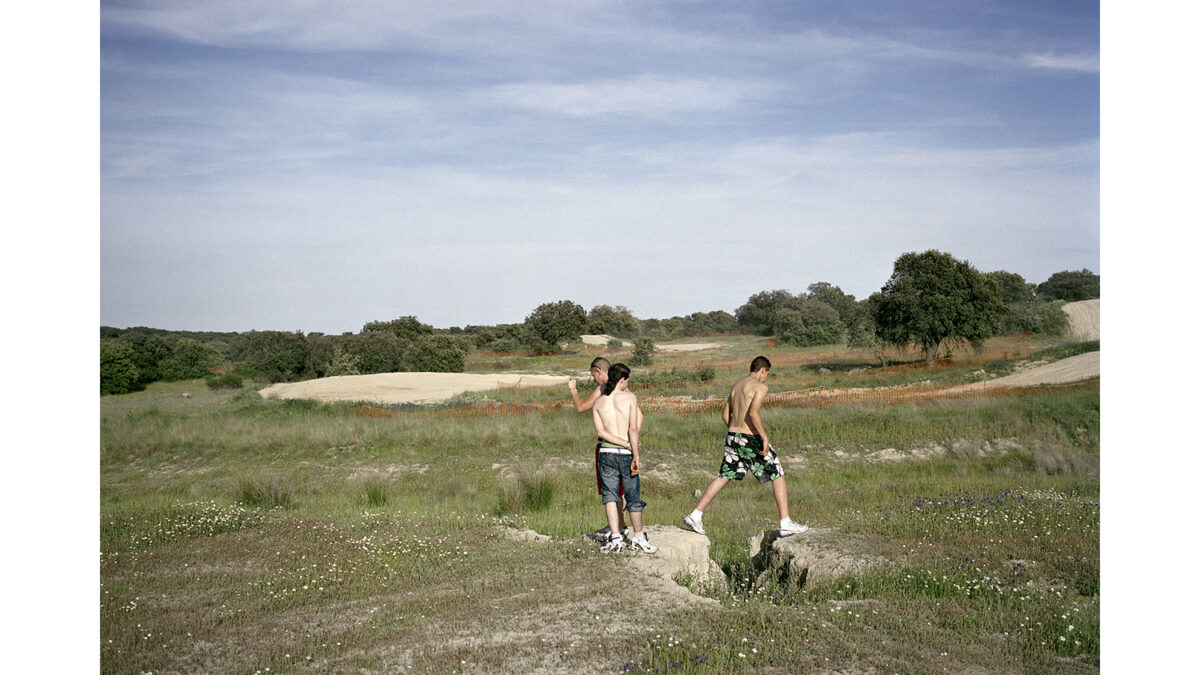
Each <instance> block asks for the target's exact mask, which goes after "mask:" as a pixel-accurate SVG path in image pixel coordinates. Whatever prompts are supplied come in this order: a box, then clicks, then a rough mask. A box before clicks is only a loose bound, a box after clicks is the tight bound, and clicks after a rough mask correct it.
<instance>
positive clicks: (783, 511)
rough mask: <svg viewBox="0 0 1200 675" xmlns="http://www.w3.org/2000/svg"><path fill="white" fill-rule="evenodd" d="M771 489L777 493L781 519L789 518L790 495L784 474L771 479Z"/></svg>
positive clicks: (776, 497) (776, 502)
mask: <svg viewBox="0 0 1200 675" xmlns="http://www.w3.org/2000/svg"><path fill="white" fill-rule="evenodd" d="M771 491H772V492H774V493H775V505H776V506H778V507H779V519H780V520H787V519H788V497H787V484H786V483H784V481H783V476H780V477H779V478H776V479H775V480H773V481H771Z"/></svg>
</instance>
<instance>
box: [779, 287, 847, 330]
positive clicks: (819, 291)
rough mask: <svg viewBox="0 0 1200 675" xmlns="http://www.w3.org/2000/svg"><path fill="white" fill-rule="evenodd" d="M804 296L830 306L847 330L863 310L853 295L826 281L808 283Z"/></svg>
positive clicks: (843, 327)
mask: <svg viewBox="0 0 1200 675" xmlns="http://www.w3.org/2000/svg"><path fill="white" fill-rule="evenodd" d="M805 297H806V298H809V299H811V300H820V301H821V302H823V303H825V304H826V305H829V306H830V307H832V308H833V309H834V311H836V312H837V315H838V320H839V321H841V322H842V329H843V330H844V331H848V330H849V329H850V327H851V326H853V325H854V324H856V323H858V321H859V318H860V317H861V315H862V312H863V308H862V307H860V306H859V304H858V302H856V301H855V300H854V296H853V295H847V294H846V293H844V292H843V291H842V289H841V288H838V287H837V286H834V285H833V284H830V283H829V282H827V281H818V282H817V283H815V284H809V285H808V293H806V294H805ZM781 337H782V336H781Z"/></svg>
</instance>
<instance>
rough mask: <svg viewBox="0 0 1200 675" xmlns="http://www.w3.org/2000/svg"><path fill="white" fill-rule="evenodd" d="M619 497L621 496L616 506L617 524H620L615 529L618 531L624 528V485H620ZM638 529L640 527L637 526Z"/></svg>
mask: <svg viewBox="0 0 1200 675" xmlns="http://www.w3.org/2000/svg"><path fill="white" fill-rule="evenodd" d="M620 497H621V502H620V505H619V506H618V507H617V520H618V521H620V522H618V523H617V524H618V525H619V526H620V528H621V529H620V530H617V531H618V532H621V531H623V530H624V529H625V490H624V486H622V489H621V495H620ZM639 530H640V528H639ZM639 530H634V531H635V532H637V531H639Z"/></svg>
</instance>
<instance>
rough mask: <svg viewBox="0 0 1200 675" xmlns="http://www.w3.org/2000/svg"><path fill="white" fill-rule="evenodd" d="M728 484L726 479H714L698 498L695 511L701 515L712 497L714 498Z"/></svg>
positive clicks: (718, 477)
mask: <svg viewBox="0 0 1200 675" xmlns="http://www.w3.org/2000/svg"><path fill="white" fill-rule="evenodd" d="M728 482H729V479H728V478H721V477H720V476H717V477H716V478H714V479H713V480H712V482H711V483H709V484H708V487H707V488H705V490H704V494H703V495H701V496H700V502H699V503H698V504H696V510H697V511H700V512H701V513H703V512H704V509H706V508H708V505H709V504H710V503H711V502H712V500H713V497H716V496H717V493H718V492H720V491H721V488H723V487H725V485H726V484H727V483H728Z"/></svg>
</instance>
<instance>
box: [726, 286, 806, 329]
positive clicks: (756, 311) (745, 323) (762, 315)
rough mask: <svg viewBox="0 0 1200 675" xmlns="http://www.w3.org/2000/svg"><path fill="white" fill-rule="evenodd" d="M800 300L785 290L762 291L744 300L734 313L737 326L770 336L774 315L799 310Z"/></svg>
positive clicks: (773, 325) (774, 324) (773, 327)
mask: <svg viewBox="0 0 1200 675" xmlns="http://www.w3.org/2000/svg"><path fill="white" fill-rule="evenodd" d="M800 305H801V298H798V297H796V296H794V295H792V294H791V293H789V292H787V291H785V290H775V291H762V292H760V293H755V294H754V295H752V296H750V298H749V299H748V300H746V304H744V305H742V306H741V307H738V308H737V310H736V311H735V312H734V316H735V317H736V318H737V322H738V325H739V326H741V327H742V328H744V329H746V330H748V331H750V332H752V333H755V334H758V335H772V334H773V332H774V330H775V327H776V325H777V321H776V315H777V314H778V313H779V312H781V311H783V310H787V309H792V310H799V309H800Z"/></svg>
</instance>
